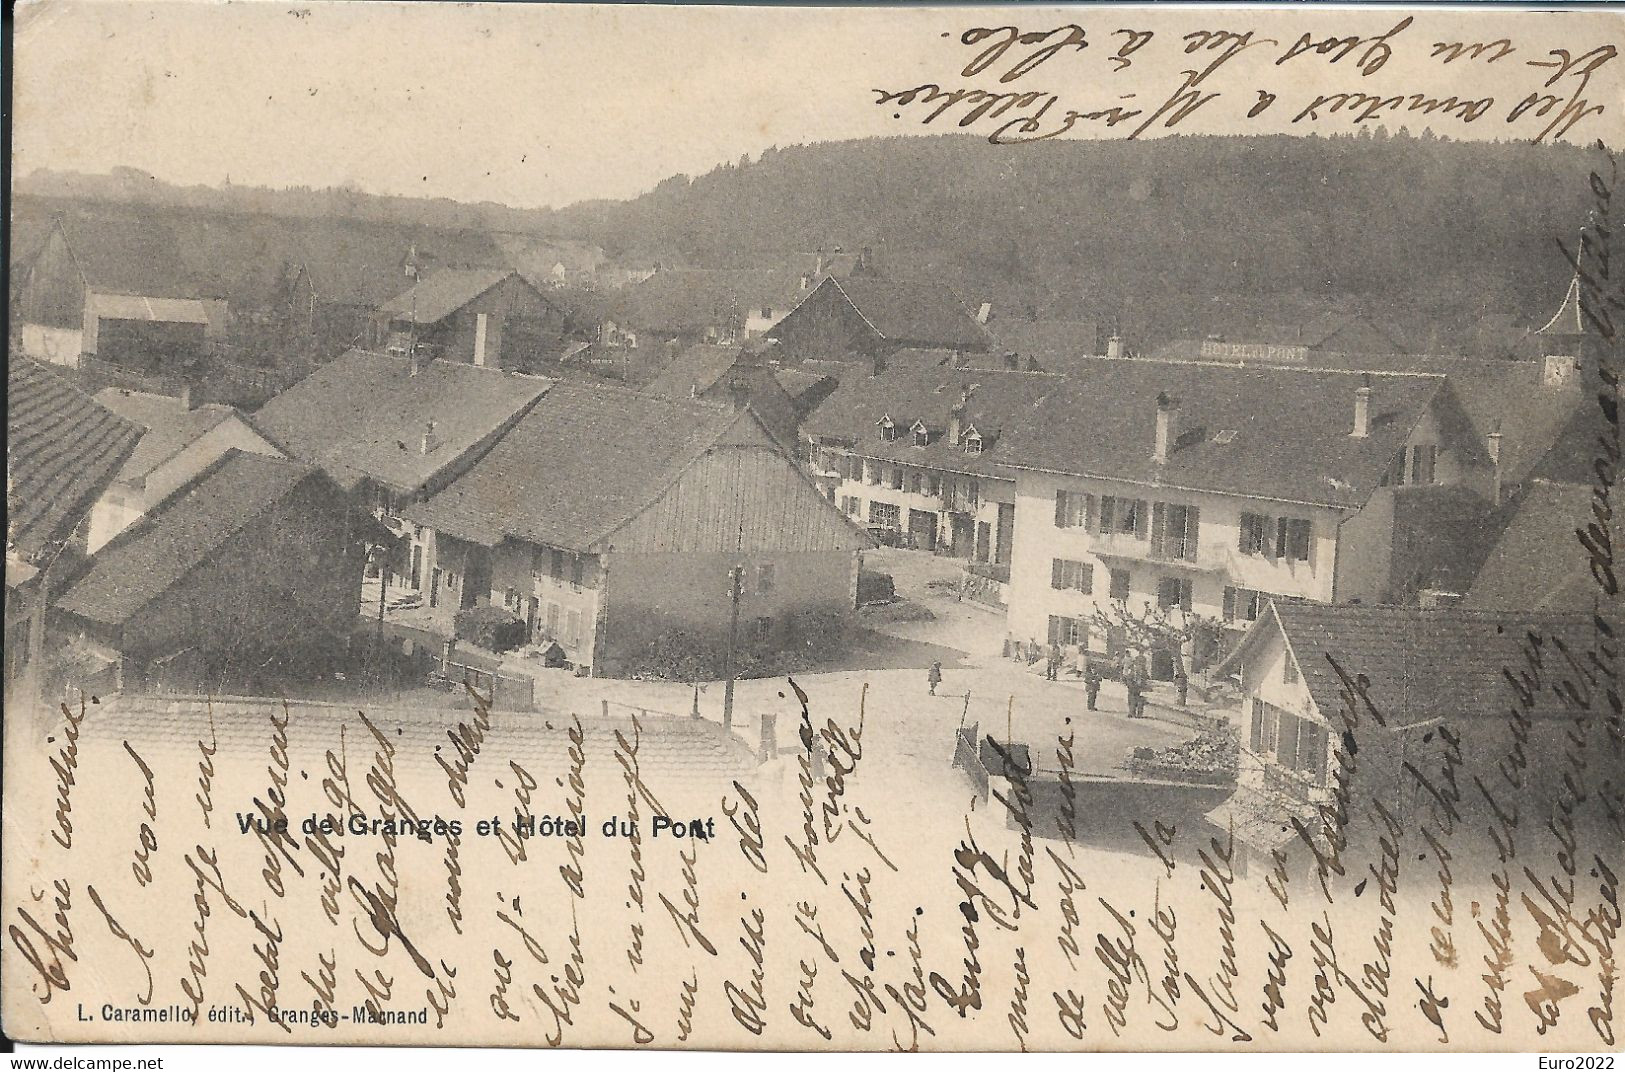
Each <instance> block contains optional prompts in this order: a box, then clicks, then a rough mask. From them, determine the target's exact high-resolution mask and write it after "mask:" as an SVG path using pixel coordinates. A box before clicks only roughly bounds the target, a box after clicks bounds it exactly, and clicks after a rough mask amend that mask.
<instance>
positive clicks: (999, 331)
mask: <svg viewBox="0 0 1625 1072" xmlns="http://www.w3.org/2000/svg"><path fill="white" fill-rule="evenodd" d="M987 330H988V334H990V335H992V336H993V341H994V343H995V347H994V348H995V349H997V350H1002V351H1006V352H1010V353H1015V354H1019V355H1021V356H1022V357H1030V358H1034V359H1035V360H1037V361H1038V362H1039V364H1040V365H1043V364H1044V358H1046V357H1051V356H1057V355H1058V356H1061V357H1066V356H1070V355H1074V354H1081V355H1091V354H1097V353H1099V352H1100V349H1099V347H1100V340H1099V335H1100V329H1099V327H1098V326H1097V325H1096V324H1095V322H1094V321H1093V320H1021V319H1017V318H1014V317H999V318H996V319H995V320H994V321H993V322H992V323H991V324H989V325H988V326H987ZM1044 367H1045V369H1046V370H1047V371H1055V370H1053V369H1049V367H1048V366H1047V365H1045V366H1044Z"/></svg>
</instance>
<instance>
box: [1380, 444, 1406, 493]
mask: <svg viewBox="0 0 1625 1072" xmlns="http://www.w3.org/2000/svg"><path fill="white" fill-rule="evenodd" d="M1377 483H1378V484H1379V485H1380V486H1382V487H1385V488H1389V487H1394V488H1397V487H1400V486H1401V485H1403V484H1404V483H1405V452H1404V451H1403V450H1402V451H1400V452H1399V453H1398V454H1396V455H1394V460H1393V461H1391V462H1389V463H1388V471H1387V472H1385V473H1383V474H1382V479H1381V480H1379V481H1378V482H1377Z"/></svg>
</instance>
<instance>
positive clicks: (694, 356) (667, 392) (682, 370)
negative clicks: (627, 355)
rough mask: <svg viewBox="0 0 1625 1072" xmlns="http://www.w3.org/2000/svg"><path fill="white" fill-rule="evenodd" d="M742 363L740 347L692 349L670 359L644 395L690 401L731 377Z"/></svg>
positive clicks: (701, 345) (699, 347)
mask: <svg viewBox="0 0 1625 1072" xmlns="http://www.w3.org/2000/svg"><path fill="white" fill-rule="evenodd" d="M738 361H739V347H737V346H711V345H707V344H703V343H702V344H699V345H696V346H690V347H688V348H687V349H685V350H683V351H682V352H680V353H679V354H678V355H677V356H676V357H674V358H672V359H671V363H670V364H669V365H667V366H666V367H665V368H663V369H661V370H660V372H659V373H658V374H657V375H656V376H655V378H654V379H653V380H651V381H649V383H647V384H645V385H644V388H643V390H644V392H645V393H646V394H651V395H659V396H660V397H662V398H690V397H693V396H694V395H699V394H704V393H705V392H706V391H708V390H710V389H711V388H712V387H714V386H716V382H717V381H718V380H720V379H722V377H724V376H726V375H727V374H728V370H729V369H731V368H733V367H734V365H735V364H736V363H737V362H738Z"/></svg>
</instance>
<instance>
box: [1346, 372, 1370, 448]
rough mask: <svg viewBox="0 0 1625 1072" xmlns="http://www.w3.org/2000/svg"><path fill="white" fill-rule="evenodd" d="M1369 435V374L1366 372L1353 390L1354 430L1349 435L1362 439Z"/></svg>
mask: <svg viewBox="0 0 1625 1072" xmlns="http://www.w3.org/2000/svg"><path fill="white" fill-rule="evenodd" d="M1370 434H1371V374H1370V373H1369V372H1368V373H1366V375H1365V378H1364V379H1363V380H1362V381H1361V382H1360V386H1358V387H1356V388H1355V389H1354V428H1353V430H1352V431H1350V432H1349V435H1351V436H1353V437H1354V438H1355V439H1364V438H1365V437H1366V436H1368V435H1370Z"/></svg>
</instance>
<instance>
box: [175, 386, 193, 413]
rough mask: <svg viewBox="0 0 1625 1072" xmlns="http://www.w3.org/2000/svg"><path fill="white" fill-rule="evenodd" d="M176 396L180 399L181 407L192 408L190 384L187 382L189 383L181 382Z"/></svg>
mask: <svg viewBox="0 0 1625 1072" xmlns="http://www.w3.org/2000/svg"><path fill="white" fill-rule="evenodd" d="M177 397H178V398H179V399H180V403H181V409H191V408H192V385H191V384H189V383H183V384H181V390H180V394H179V395H178V396H177Z"/></svg>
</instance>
